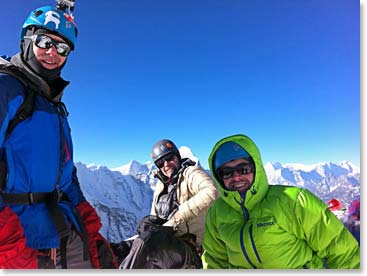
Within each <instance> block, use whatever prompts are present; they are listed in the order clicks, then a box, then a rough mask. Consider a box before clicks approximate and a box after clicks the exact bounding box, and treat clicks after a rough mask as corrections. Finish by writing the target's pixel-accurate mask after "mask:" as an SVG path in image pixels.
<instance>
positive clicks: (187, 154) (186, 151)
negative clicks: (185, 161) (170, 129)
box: [178, 146, 200, 165]
mask: <svg viewBox="0 0 367 276" xmlns="http://www.w3.org/2000/svg"><path fill="white" fill-rule="evenodd" d="M178 150H179V152H180V155H181V158H189V159H191V160H192V161H194V162H195V163H196V164H197V165H200V161H199V158H197V157H196V156H195V155H194V154H193V153H192V151H191V149H190V148H189V147H186V146H181V147H180V148H179V149H178Z"/></svg>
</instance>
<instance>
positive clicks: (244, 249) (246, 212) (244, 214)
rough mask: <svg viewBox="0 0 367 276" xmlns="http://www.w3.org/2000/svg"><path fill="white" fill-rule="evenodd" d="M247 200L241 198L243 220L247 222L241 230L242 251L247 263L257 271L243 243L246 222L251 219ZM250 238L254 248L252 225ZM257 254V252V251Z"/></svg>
mask: <svg viewBox="0 0 367 276" xmlns="http://www.w3.org/2000/svg"><path fill="white" fill-rule="evenodd" d="M245 199H246V198H243V197H241V202H240V205H241V209H242V215H243V218H244V220H245V223H244V224H243V226H242V228H241V231H240V243H241V250H242V253H243V255H244V256H245V259H246V260H247V262H248V263H249V264H250V265H251V266H252V268H253V269H256V268H257V267H256V266H255V265H254V264H253V263H252V262H251V260H250V258H249V256H248V254H247V251H246V248H245V243H244V241H243V229H244V228H245V225H246V222H247V221H248V219H249V213H248V211H247V209H246V207H245ZM250 237H251V243H252V246H253V247H254V243H253V238H252V225H251V226H250ZM255 252H257V251H255Z"/></svg>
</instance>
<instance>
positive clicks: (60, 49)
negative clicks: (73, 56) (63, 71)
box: [24, 34, 71, 57]
mask: <svg viewBox="0 0 367 276" xmlns="http://www.w3.org/2000/svg"><path fill="white" fill-rule="evenodd" d="M24 38H26V39H31V40H32V42H33V43H34V44H35V45H36V46H37V47H39V48H41V49H50V48H51V47H52V46H55V47H56V51H57V53H58V54H59V55H60V56H63V57H66V56H67V55H68V54H69V53H70V51H71V47H70V46H69V45H68V44H67V43H65V42H61V41H56V40H53V39H52V38H50V37H48V36H47V35H43V34H38V35H32V36H25V37H24Z"/></svg>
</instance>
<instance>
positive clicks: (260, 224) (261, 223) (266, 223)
mask: <svg viewBox="0 0 367 276" xmlns="http://www.w3.org/2000/svg"><path fill="white" fill-rule="evenodd" d="M274 224H275V222H274V221H267V222H260V223H257V224H256V227H265V226H270V225H274Z"/></svg>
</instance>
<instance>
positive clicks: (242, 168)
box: [218, 163, 254, 179]
mask: <svg viewBox="0 0 367 276" xmlns="http://www.w3.org/2000/svg"><path fill="white" fill-rule="evenodd" d="M234 172H237V173H238V174H240V175H246V174H249V173H252V172H254V168H253V166H252V165H251V164H250V163H241V164H238V165H237V166H236V167H233V168H230V167H224V168H221V169H219V171H218V175H219V177H220V178H222V179H229V178H231V177H233V175H234Z"/></svg>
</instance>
